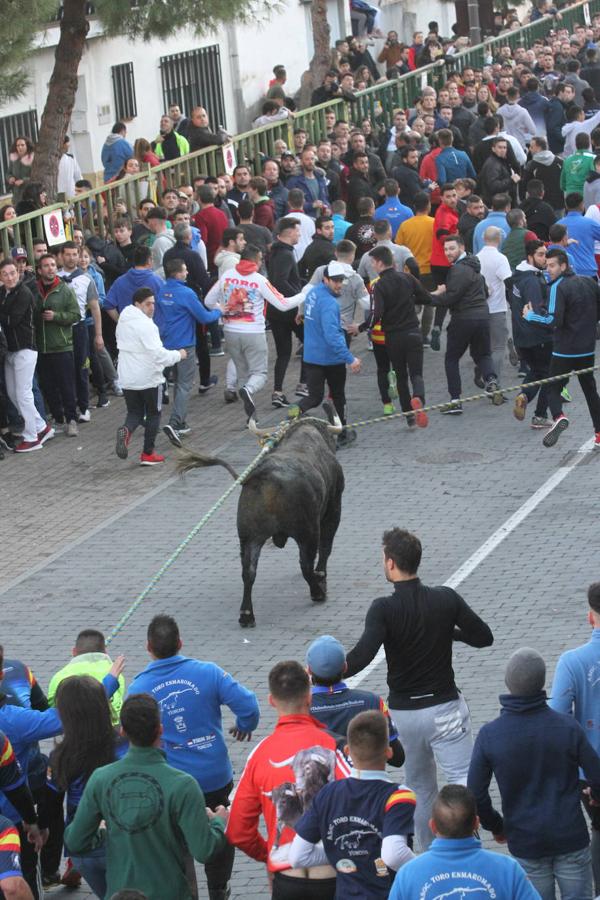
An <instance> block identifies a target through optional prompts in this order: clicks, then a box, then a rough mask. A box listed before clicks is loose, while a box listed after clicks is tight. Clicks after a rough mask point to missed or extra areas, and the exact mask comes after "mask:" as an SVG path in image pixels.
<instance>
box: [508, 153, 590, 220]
mask: <svg viewBox="0 0 600 900" xmlns="http://www.w3.org/2000/svg"><path fill="white" fill-rule="evenodd" d="M529 150H530V152H531V159H530V160H529V162H528V163H527V165H526V166H525V168H524V170H523V184H522V185H521V187H522V188H523V189H524V190H527V185H528V184H529V182H530V181H534V180H535V181H541V182H542V184H543V185H544V200H545V201H546V203H549V204H550V206H551V207H552V209H553V210H554V211H555V212H556V213H560V215H561V216H562V210H563V208H564V205H565V198H564V194H563V192H562V190H561V187H560V173H561V170H562V159H560V157H559V156H556V155H555V154H554V153H553V152H552V151H551V150H549V149H548V141H547V140H546V138H543V137H534V138H532V139H531V143H530V144H529ZM586 205H587V204H586Z"/></svg>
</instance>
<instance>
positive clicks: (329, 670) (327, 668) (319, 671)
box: [306, 634, 346, 678]
mask: <svg viewBox="0 0 600 900" xmlns="http://www.w3.org/2000/svg"><path fill="white" fill-rule="evenodd" d="M345 662H346V650H345V648H344V646H343V644H340V642H339V641H338V640H337V638H334V637H332V636H331V635H330V634H323V635H321V637H318V638H317V639H316V640H314V641H313V642H312V644H311V645H310V647H309V648H308V651H307V653H306V665H307V666H308V668H309V669H310V671H311V672H312V673H313V675H316V676H317V678H336V677H337V676H338V675H341V673H342V672H343V670H344V663H345Z"/></svg>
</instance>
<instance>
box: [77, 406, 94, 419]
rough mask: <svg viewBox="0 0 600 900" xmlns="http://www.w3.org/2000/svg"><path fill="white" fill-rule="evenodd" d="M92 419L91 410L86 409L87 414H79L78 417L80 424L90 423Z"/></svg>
mask: <svg viewBox="0 0 600 900" xmlns="http://www.w3.org/2000/svg"><path fill="white" fill-rule="evenodd" d="M91 418H92V414H91V412H90V411H89V409H86V411H85V412H82V413H79V416H78V417H77V421H78V422H90V421H91Z"/></svg>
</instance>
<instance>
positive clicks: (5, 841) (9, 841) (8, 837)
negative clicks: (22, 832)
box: [0, 828, 21, 853]
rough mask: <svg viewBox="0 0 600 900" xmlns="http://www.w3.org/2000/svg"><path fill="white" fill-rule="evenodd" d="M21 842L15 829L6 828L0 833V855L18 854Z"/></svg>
mask: <svg viewBox="0 0 600 900" xmlns="http://www.w3.org/2000/svg"><path fill="white" fill-rule="evenodd" d="M20 851H21V841H20V839H19V832H18V831H17V829H16V828H7V829H6V830H5V831H0V853H7V852H10V853H20Z"/></svg>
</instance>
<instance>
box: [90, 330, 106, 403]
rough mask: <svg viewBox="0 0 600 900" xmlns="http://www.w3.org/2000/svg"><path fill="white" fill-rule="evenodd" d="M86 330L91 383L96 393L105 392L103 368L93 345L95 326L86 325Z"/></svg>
mask: <svg viewBox="0 0 600 900" xmlns="http://www.w3.org/2000/svg"><path fill="white" fill-rule="evenodd" d="M86 327H87V330H88V346H89V351H90V369H91V372H92V384H93V385H94V387H95V388H96V390H97V391H98V394H106V393H107V391H108V384H107V381H106V378H105V375H104V369H103V368H102V363H101V362H100V359H99V357H98V353H97V351H96V347H95V345H94V338H95V337H96V328H95V327H94V325H93V324H92V325H87V326H86Z"/></svg>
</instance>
